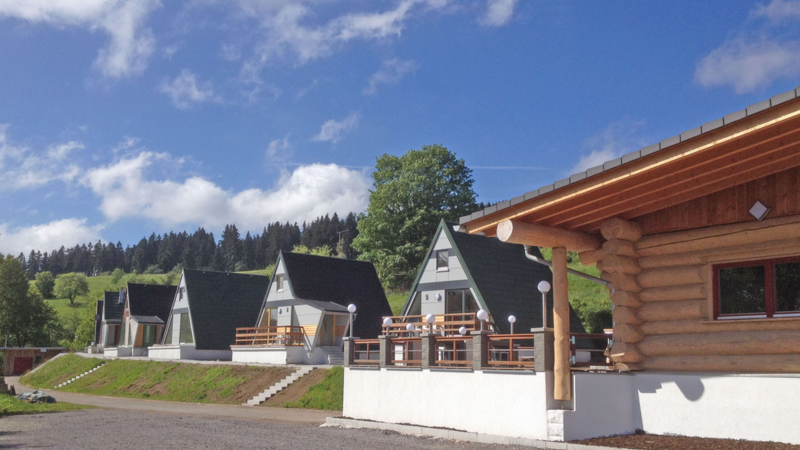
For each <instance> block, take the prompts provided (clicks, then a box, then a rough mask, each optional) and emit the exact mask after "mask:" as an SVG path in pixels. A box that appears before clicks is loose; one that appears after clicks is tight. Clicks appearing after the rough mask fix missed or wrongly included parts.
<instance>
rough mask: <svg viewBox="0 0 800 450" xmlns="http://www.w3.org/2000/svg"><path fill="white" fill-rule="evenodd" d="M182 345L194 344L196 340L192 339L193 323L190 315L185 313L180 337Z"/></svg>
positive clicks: (182, 318)
mask: <svg viewBox="0 0 800 450" xmlns="http://www.w3.org/2000/svg"><path fill="white" fill-rule="evenodd" d="M180 343H181V344H193V343H194V339H193V338H192V322H191V321H190V320H189V314H188V313H183V314H181V337H180Z"/></svg>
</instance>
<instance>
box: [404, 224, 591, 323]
mask: <svg viewBox="0 0 800 450" xmlns="http://www.w3.org/2000/svg"><path fill="white" fill-rule="evenodd" d="M454 225H455V223H452V224H447V223H446V222H442V223H441V224H440V225H439V229H440V230H443V232H444V233H446V234H447V236H448V238H449V239H450V242H451V243H453V250H455V252H456V255H458V257H459V259H460V260H461V263H462V264H463V266H464V269H465V272H466V273H467V276H468V277H469V278H470V281H471V283H472V286H473V288H474V289H475V290H476V292H477V294H478V296H479V297H480V299H481V300H482V301H483V303H484V306H485V307H486V310H487V311H488V312H489V313H491V314H492V318H493V319H494V323H495V327H496V328H495V329H496V330H497V331H498V332H499V333H502V334H507V333H509V332H510V331H511V326H510V325H509V323H508V316H510V315H514V316H515V317H516V318H517V322H516V323H515V324H514V332H515V333H528V332H530V330H531V328H540V327H541V326H542V294H541V293H540V292H539V288H538V284H539V282H540V281H542V280H544V281H547V282H548V283H550V284H551V285H552V284H553V272H552V271H551V270H550V268H549V267H547V266H545V265H542V264H538V263H535V262H533V261H530V260H528V258H526V257H525V247H524V246H522V245H519V244H509V243H505V242H501V241H500V240H499V239H496V238H487V237H485V236H481V235H477V234H467V233H456V232H453V231H452V228H451V226H454ZM438 234H439V233H438V232H437V233H436V234H435V235H434V240H435V239H436V236H438ZM432 250H433V245H431V247H430V250H429V252H428V258H430V257H431V254H432V253H431V252H432ZM530 253H531V254H532V255H534V256H537V257H539V258H542V254H541V253H540V252H539V248H538V247H531V249H530ZM425 262H427V258H426V260H425ZM425 262H423V267H422V268H421V269H420V270H424V264H425ZM419 278H420V277H419V276H418V277H417V282H416V283H414V290H412V293H411V295H410V298H409V299H411V298H413V296H414V292H415V290H416V288H417V284H418V283H419ZM547 303H548V310H549V311H552V310H553V295H552V291H551V292H550V293H549V294H548V296H547ZM569 315H570V317H569V321H570V330H571V331H572V332H573V333H585V332H586V330H585V329H584V328H583V325H582V324H581V321H580V319H579V318H578V316H577V315H576V314H575V311H574V310H573V309H572V306H570V312H569ZM547 326H548V327H552V326H553V317H552V315H549V316H548V318H547Z"/></svg>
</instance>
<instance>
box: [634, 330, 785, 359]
mask: <svg viewBox="0 0 800 450" xmlns="http://www.w3.org/2000/svg"><path fill="white" fill-rule="evenodd" d="M637 346H638V348H639V351H640V352H641V353H642V354H643V355H646V356H648V357H649V356H707V355H763V354H765V353H767V354H772V355H778V354H800V331H797V330H774V331H752V332H749V333H741V332H738V331H726V332H721V333H696V334H666V335H661V336H647V337H646V338H645V339H644V340H642V342H639V343H638V344H637Z"/></svg>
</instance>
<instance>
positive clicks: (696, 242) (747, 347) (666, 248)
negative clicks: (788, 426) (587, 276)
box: [598, 208, 800, 373]
mask: <svg viewBox="0 0 800 450" xmlns="http://www.w3.org/2000/svg"><path fill="white" fill-rule="evenodd" d="M746 209H747V208H745V211H746ZM614 229H615V230H616V229H621V228H620V225H619V223H617V226H616V228H614ZM620 234H621V233H620ZM629 244H630V246H631V247H629ZM602 250H603V252H604V255H605V256H603V257H602V258H601V259H600V260H599V263H598V266H600V267H601V269H602V270H603V271H604V273H603V278H604V279H607V280H609V281H611V282H612V283H614V285H615V288H620V289H621V290H622V291H623V292H616V293H615V294H613V295H612V298H611V300H612V302H613V303H614V305H615V307H617V309H618V311H615V312H614V318H615V321H616V323H617V324H619V325H620V326H617V327H615V339H616V338H617V334H618V335H619V337H620V338H621V339H620V340H621V341H622V342H624V344H625V345H621V346H615V350H616V353H622V352H625V351H627V352H628V353H629V355H628V357H627V359H626V360H623V359H620V360H619V362H635V364H633V365H632V366H633V367H634V368H639V369H645V370H676V371H682V370H686V371H719V372H759V373H781V372H783V373H798V372H800V318H779V319H753V320H747V319H742V320H713V299H712V295H713V286H712V282H713V280H712V276H711V273H712V269H711V268H712V265H714V264H717V263H724V262H733V261H743V260H754V259H764V258H772V257H784V256H794V255H800V216H788V217H779V218H774V219H767V220H764V221H763V222H755V221H752V220H751V221H748V222H745V223H739V224H733V225H721V226H713V227H706V228H701V229H694V230H688V231H682V232H672V233H662V234H657V235H644V236H642V237H641V238H640V239H639V240H637V241H635V242H630V241H628V242H624V243H623V242H621V241H620V239H619V238H616V237H612V239H609V240H607V241H606V242H605V243H604V245H603V248H602ZM612 255H613V256H612ZM617 318H619V319H620V320H619V321H617V320H616V319H617ZM612 354H613V352H612Z"/></svg>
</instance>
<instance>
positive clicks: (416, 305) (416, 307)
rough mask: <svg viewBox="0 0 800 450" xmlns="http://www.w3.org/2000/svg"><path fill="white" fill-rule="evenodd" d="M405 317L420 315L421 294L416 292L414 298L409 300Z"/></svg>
mask: <svg viewBox="0 0 800 450" xmlns="http://www.w3.org/2000/svg"><path fill="white" fill-rule="evenodd" d="M406 315H407V316H420V315H422V292H416V293H415V294H414V298H413V299H412V300H411V305H410V306H409V307H408V312H407V313H406Z"/></svg>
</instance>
